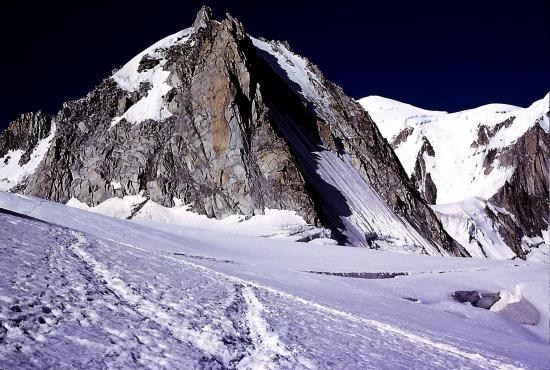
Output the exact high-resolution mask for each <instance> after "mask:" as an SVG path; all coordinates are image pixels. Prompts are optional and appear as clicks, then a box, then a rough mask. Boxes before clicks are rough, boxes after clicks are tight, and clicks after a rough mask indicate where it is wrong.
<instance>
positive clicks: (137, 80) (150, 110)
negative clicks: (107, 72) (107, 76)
mask: <svg viewBox="0 0 550 370" xmlns="http://www.w3.org/2000/svg"><path fill="white" fill-rule="evenodd" d="M192 33H193V28H192V27H191V28H186V29H184V30H182V31H180V32H177V33H175V34H173V35H170V36H168V37H165V38H164V39H162V40H160V41H158V42H157V43H155V44H153V45H151V46H150V47H148V48H147V49H145V50H144V51H142V52H141V53H139V54H138V55H136V56H135V57H134V58H132V59H131V60H130V61H129V62H128V63H126V64H125V65H124V66H123V67H122V68H121V69H120V70H118V71H117V72H116V73H115V74H113V76H112V77H111V78H112V79H113V80H115V81H116V83H117V84H118V85H119V86H120V87H121V88H122V89H124V90H126V91H129V92H132V91H137V90H139V88H140V85H141V84H142V83H150V84H151V88H150V90H149V91H148V92H147V95H146V96H145V97H144V98H142V99H141V100H139V101H138V102H137V103H135V104H134V105H132V106H131V107H130V108H129V109H128V110H127V111H126V112H124V114H123V115H121V116H118V117H115V118H114V119H113V121H112V122H111V127H113V126H115V125H116V124H117V123H118V122H120V120H122V119H126V120H127V121H128V122H131V123H139V122H142V121H145V120H148V119H151V120H156V121H162V120H164V119H166V118H168V117H170V116H171V113H170V112H169V111H168V109H166V107H165V106H164V105H163V101H164V100H163V97H164V95H165V94H166V93H168V92H169V91H170V90H171V88H172V87H171V86H170V85H168V83H167V82H166V80H167V79H168V77H169V76H170V72H168V71H165V70H164V65H165V63H166V59H165V58H164V52H165V51H166V50H167V49H169V48H171V47H173V46H175V45H178V44H182V43H184V42H186V41H188V40H189V37H190V36H191V34H192ZM146 55H148V56H150V57H151V58H154V59H158V61H159V62H158V64H157V65H155V66H154V67H152V68H149V69H147V70H144V71H138V69H139V64H140V61H141V60H142V59H143V57H144V56H146Z"/></svg>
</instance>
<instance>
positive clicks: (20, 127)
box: [0, 111, 52, 166]
mask: <svg viewBox="0 0 550 370" xmlns="http://www.w3.org/2000/svg"><path fill="white" fill-rule="evenodd" d="M51 126H52V118H51V117H50V116H49V115H47V114H45V113H43V112H41V111H39V112H36V113H26V114H22V115H21V116H20V117H19V118H17V119H16V120H15V121H13V122H12V123H11V124H10V125H9V126H8V128H7V129H6V130H4V131H2V132H0V158H2V157H5V156H6V155H7V154H8V152H9V151H11V150H23V154H22V156H21V159H20V160H19V165H20V166H22V165H24V164H26V163H27V162H28V161H29V159H30V154H31V152H32V151H33V150H34V148H35V147H36V145H37V144H38V142H39V141H40V140H42V139H44V138H45V137H47V136H48V135H49V134H50V130H51Z"/></svg>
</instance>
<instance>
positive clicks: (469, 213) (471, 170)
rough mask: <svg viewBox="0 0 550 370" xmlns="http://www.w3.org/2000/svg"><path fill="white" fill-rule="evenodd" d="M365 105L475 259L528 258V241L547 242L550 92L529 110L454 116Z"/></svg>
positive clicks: (385, 103) (377, 100)
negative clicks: (545, 231)
mask: <svg viewBox="0 0 550 370" xmlns="http://www.w3.org/2000/svg"><path fill="white" fill-rule="evenodd" d="M359 103H360V104H361V105H362V106H363V108H364V109H365V110H366V111H367V112H368V113H369V115H370V116H371V117H372V118H373V120H374V121H375V123H376V124H377V126H378V128H379V129H380V132H381V133H382V134H383V135H384V137H385V138H386V139H387V140H388V142H389V143H390V144H391V145H392V147H393V148H394V150H395V152H396V154H397V156H398V157H399V159H400V161H401V164H402V165H403V167H404V169H405V171H406V172H407V174H408V175H409V176H410V177H411V179H412V180H413V182H414V183H415V185H416V187H417V188H418V190H419V191H420V192H421V193H422V195H423V196H424V198H425V199H426V200H427V201H428V202H429V203H431V204H437V205H438V206H437V207H434V209H435V210H436V212H437V214H438V216H439V218H440V219H441V221H442V222H443V225H444V227H445V229H446V230H447V232H449V234H451V235H452V236H453V237H454V238H455V239H456V240H458V241H459V242H460V243H461V244H462V245H463V246H464V247H465V248H466V249H468V251H469V253H470V254H472V255H483V256H491V257H495V258H509V256H510V255H518V256H520V257H523V256H524V254H525V253H527V252H528V249H529V247H526V246H525V241H526V240H534V239H532V238H535V239H537V238H542V237H543V235H542V234H543V232H544V230H547V222H548V207H549V201H548V196H549V194H548V188H549V183H548V178H549V173H548V168H549V167H550V155H549V147H550V133H549V132H550V129H549V111H550V108H549V104H550V94H547V95H546V96H545V97H544V98H542V99H540V100H538V101H536V102H534V103H533V104H531V106H529V107H528V108H520V107H516V106H513V105H505V104H488V105H484V106H481V107H479V108H474V109H469V110H466V111H462V112H455V113H447V112H439V111H430V110H424V109H421V108H417V107H414V106H412V105H409V104H404V103H401V102H398V101H395V100H391V99H387V98H382V97H379V96H370V97H366V98H363V99H360V100H359ZM457 210H460V211H457ZM525 238H527V239H525ZM537 240H538V239H537ZM527 244H530V245H532V244H533V243H531V242H529V243H527Z"/></svg>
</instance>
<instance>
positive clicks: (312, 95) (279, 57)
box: [250, 36, 328, 114]
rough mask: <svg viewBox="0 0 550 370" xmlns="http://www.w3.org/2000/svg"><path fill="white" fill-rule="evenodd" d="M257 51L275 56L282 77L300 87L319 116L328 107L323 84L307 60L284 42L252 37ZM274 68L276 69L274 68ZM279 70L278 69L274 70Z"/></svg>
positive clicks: (302, 93)
mask: <svg viewBox="0 0 550 370" xmlns="http://www.w3.org/2000/svg"><path fill="white" fill-rule="evenodd" d="M250 39H251V40H252V42H253V44H254V46H256V48H257V49H259V50H261V51H264V52H266V53H267V54H269V55H271V56H273V57H274V58H275V59H276V61H277V65H278V67H280V68H281V69H282V71H281V72H284V75H281V77H283V78H285V79H287V80H290V81H291V82H293V83H295V84H297V85H298V87H299V88H300V90H299V91H298V92H299V93H300V94H301V95H302V96H303V97H304V98H305V99H306V100H308V101H309V102H311V103H313V104H314V106H315V109H316V110H317V112H318V113H319V114H322V113H323V109H324V108H325V107H327V106H328V101H327V100H326V99H325V98H324V97H323V96H322V95H321V94H320V92H321V91H323V82H322V81H321V80H320V79H319V76H317V74H316V73H315V72H313V71H312V70H311V69H310V67H309V62H308V61H307V59H305V58H303V57H301V56H299V55H297V54H295V53H293V52H292V51H290V50H289V49H288V48H287V47H286V46H285V45H284V44H283V43H282V42H276V41H271V42H268V41H263V40H259V39H257V38H254V37H252V36H250ZM272 67H276V66H273V65H272ZM274 69H275V70H277V68H274Z"/></svg>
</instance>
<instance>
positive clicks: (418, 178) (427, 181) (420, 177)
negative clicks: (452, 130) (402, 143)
mask: <svg viewBox="0 0 550 370" xmlns="http://www.w3.org/2000/svg"><path fill="white" fill-rule="evenodd" d="M425 156H427V157H435V151H434V148H433V147H432V144H430V142H429V141H428V139H426V137H425V136H424V137H422V146H421V147H420V151H419V152H418V155H417V156H416V163H415V165H414V173H413V174H412V175H411V181H412V182H413V183H414V184H415V185H416V188H417V189H418V191H420V194H422V196H423V197H424V199H426V202H428V204H435V201H436V199H437V187H436V186H435V184H434V182H433V180H432V175H431V173H430V172H428V170H427V169H426V159H425Z"/></svg>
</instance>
